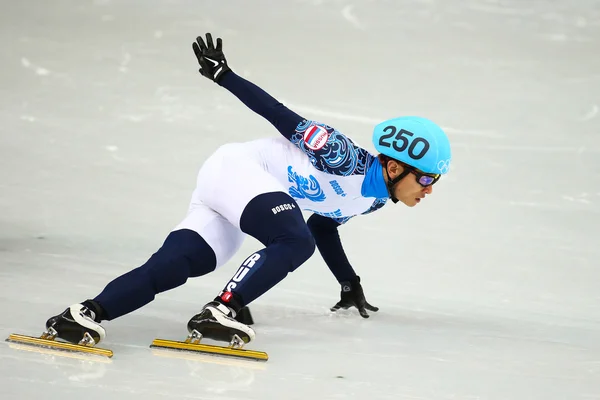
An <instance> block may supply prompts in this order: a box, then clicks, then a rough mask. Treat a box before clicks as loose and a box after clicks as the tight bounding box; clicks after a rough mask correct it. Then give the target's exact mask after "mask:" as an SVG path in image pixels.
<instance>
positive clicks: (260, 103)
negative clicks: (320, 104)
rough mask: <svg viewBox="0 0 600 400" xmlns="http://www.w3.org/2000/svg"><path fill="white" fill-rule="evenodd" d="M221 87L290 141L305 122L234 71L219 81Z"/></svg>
mask: <svg viewBox="0 0 600 400" xmlns="http://www.w3.org/2000/svg"><path fill="white" fill-rule="evenodd" d="M219 85H221V86H222V87H224V88H225V89H227V90H229V91H230V92H231V93H232V94H234V95H235V96H236V97H237V98H238V99H240V100H241V101H242V103H244V104H245V105H246V106H247V107H248V108H250V109H251V110H252V111H254V112H255V113H257V114H258V115H260V116H262V117H263V118H265V119H266V120H267V121H269V122H270V123H271V124H273V126H274V127H275V128H277V130H278V131H279V132H280V133H281V134H282V135H283V136H285V137H286V138H287V139H288V140H291V138H292V136H293V135H294V134H295V133H296V127H297V126H298V125H299V124H300V123H301V122H302V121H303V120H304V118H302V117H301V116H299V115H298V114H296V113H295V112H293V111H292V110H290V109H289V108H287V107H286V106H284V105H283V104H281V103H280V102H279V101H277V100H276V99H275V98H273V97H272V96H271V95H269V94H268V93H267V92H265V91H264V90H262V89H261V88H259V87H258V86H256V85H255V84H254V83H252V82H250V81H247V80H246V79H244V78H242V77H241V76H239V75H237V74H235V73H234V72H233V71H228V72H227V73H225V75H223V77H222V78H221V80H220V81H219Z"/></svg>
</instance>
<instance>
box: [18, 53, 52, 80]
mask: <svg viewBox="0 0 600 400" xmlns="http://www.w3.org/2000/svg"><path fill="white" fill-rule="evenodd" d="M21 65H22V66H23V67H25V68H26V69H30V70H33V72H35V74H36V75H40V76H47V75H50V71H49V70H48V69H46V68H44V67H40V66H38V65H34V64H32V63H31V61H29V60H28V59H27V58H25V57H23V58H21Z"/></svg>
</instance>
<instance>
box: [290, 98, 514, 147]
mask: <svg viewBox="0 0 600 400" xmlns="http://www.w3.org/2000/svg"><path fill="white" fill-rule="evenodd" d="M287 105H288V107H290V108H291V109H295V110H297V111H299V112H304V113H308V114H312V115H315V116H321V117H326V118H335V119H339V120H342V121H352V122H357V123H361V124H365V125H377V124H379V123H380V122H382V121H384V120H385V119H386V118H373V117H369V116H364V115H357V114H346V113H342V112H337V111H331V110H325V109H322V108H314V107H311V106H306V105H301V104H290V103H287ZM442 129H443V130H444V131H446V132H447V133H450V134H455V135H465V136H480V137H487V138H494V139H499V138H503V137H504V135H501V134H499V133H496V132H492V131H487V130H479V129H477V130H473V129H462V128H453V127H449V126H442Z"/></svg>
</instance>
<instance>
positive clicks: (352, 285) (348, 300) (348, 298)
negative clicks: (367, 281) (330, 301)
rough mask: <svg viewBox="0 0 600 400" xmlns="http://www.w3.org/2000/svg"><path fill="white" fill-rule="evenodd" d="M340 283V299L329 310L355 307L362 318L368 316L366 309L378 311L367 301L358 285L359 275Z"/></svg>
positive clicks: (377, 308)
mask: <svg viewBox="0 0 600 400" xmlns="http://www.w3.org/2000/svg"><path fill="white" fill-rule="evenodd" d="M340 285H342V292H341V293H340V297H341V300H340V301H338V303H337V304H336V305H335V306H333V307H331V311H337V310H339V309H340V308H343V309H344V310H346V309H348V308H350V307H356V308H358V312H359V313H360V316H361V317H363V318H369V314H368V313H367V310H369V311H379V307H374V306H372V305H370V304H369V303H367V299H365V293H364V292H363V288H362V286H361V285H360V277H359V276H357V277H356V278H355V279H353V280H350V281H348V282H340Z"/></svg>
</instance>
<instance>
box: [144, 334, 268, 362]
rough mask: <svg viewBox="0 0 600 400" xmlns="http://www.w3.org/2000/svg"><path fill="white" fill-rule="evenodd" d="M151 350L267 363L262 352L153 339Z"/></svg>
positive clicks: (266, 355)
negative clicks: (169, 350) (159, 349)
mask: <svg viewBox="0 0 600 400" xmlns="http://www.w3.org/2000/svg"><path fill="white" fill-rule="evenodd" d="M150 347H151V348H161V349H171V350H183V351H193V352H197V353H204V354H211V355H217V356H227V357H238V358H244V359H248V360H255V361H267V360H268V359H269V356H268V354H267V353H265V352H263V351H255V350H246V349H238V348H234V347H224V346H213V345H209V344H200V343H186V342H177V341H174V340H165V339H154V340H153V341H152V344H151V345H150Z"/></svg>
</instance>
